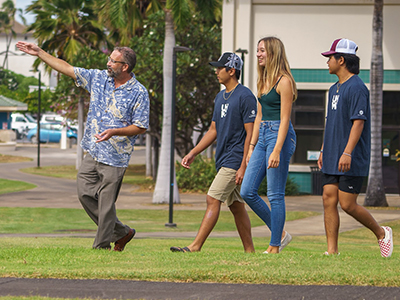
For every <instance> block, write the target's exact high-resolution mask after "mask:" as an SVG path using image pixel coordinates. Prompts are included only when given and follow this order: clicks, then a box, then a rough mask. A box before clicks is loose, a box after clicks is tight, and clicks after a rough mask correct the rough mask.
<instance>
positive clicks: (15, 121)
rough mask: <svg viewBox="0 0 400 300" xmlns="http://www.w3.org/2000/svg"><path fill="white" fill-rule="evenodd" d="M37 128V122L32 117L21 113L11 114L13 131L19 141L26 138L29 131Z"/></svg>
mask: <svg viewBox="0 0 400 300" xmlns="http://www.w3.org/2000/svg"><path fill="white" fill-rule="evenodd" d="M36 126H37V123H36V120H35V119H33V118H32V116H30V115H24V114H21V113H12V114H11V129H12V130H14V131H15V133H16V134H17V139H21V138H23V137H25V136H26V134H27V133H28V131H29V130H30V129H32V128H35V127H36Z"/></svg>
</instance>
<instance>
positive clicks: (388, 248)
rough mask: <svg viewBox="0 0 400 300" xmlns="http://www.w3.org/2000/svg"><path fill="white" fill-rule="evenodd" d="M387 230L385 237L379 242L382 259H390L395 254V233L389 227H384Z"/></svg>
mask: <svg viewBox="0 0 400 300" xmlns="http://www.w3.org/2000/svg"><path fill="white" fill-rule="evenodd" d="M382 228H383V230H385V237H384V238H383V239H381V240H378V244H379V248H380V249H381V255H382V257H390V256H391V255H392V252H393V233H392V228H390V227H388V226H382Z"/></svg>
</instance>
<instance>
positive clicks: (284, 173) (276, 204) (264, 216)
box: [240, 121, 296, 246]
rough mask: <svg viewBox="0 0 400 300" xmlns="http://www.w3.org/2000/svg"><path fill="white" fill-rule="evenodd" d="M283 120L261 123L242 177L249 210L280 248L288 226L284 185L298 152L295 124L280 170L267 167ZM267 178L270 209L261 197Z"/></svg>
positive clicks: (280, 163)
mask: <svg viewBox="0 0 400 300" xmlns="http://www.w3.org/2000/svg"><path fill="white" fill-rule="evenodd" d="M279 124H280V121H262V122H261V123H260V130H259V136H258V142H257V145H256V147H255V148H254V151H253V153H252V155H251V157H250V161H249V164H248V166H247V169H246V173H245V175H244V178H243V182H242V188H241V192H240V194H241V196H242V198H243V199H244V200H245V201H246V203H247V204H248V205H249V206H250V208H251V209H252V210H253V211H254V212H255V213H256V214H257V215H258V216H259V217H260V218H261V220H263V221H264V223H265V224H266V225H267V226H268V228H269V229H270V230H271V242H270V245H271V246H280V245H281V237H282V232H283V227H284V225H285V218H286V209H285V186H286V180H287V177H288V173H289V162H290V158H291V157H292V155H293V153H294V150H295V149H296V133H295V132H294V129H293V126H292V123H290V124H289V130H288V133H287V136H286V139H285V142H284V144H283V147H282V150H281V154H280V162H279V166H278V168H270V169H267V167H268V158H269V156H270V155H271V153H272V151H273V150H274V147H275V144H276V139H277V137H278V130H279ZM265 175H266V176H267V183H268V188H267V197H268V200H269V203H270V205H271V209H269V207H268V205H267V204H266V203H265V201H264V200H263V199H262V198H261V197H260V196H259V195H258V188H259V187H260V184H261V182H262V180H263V179H264V177H265Z"/></svg>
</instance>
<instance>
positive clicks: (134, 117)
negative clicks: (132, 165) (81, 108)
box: [74, 67, 150, 167]
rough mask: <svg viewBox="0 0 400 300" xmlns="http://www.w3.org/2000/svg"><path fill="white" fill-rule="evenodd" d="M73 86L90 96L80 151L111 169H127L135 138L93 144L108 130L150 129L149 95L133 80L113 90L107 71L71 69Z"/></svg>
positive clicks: (112, 82) (120, 137) (112, 81)
mask: <svg viewBox="0 0 400 300" xmlns="http://www.w3.org/2000/svg"><path fill="white" fill-rule="evenodd" d="M74 72H75V76H76V85H77V86H80V87H83V88H84V89H86V90H87V91H88V92H89V93H90V105H89V111H88V115H87V121H86V127H85V133H84V135H83V138H82V141H81V147H82V149H84V150H85V151H87V152H88V153H89V154H90V155H91V156H92V157H93V159H95V160H96V161H98V162H101V163H103V164H106V165H110V166H114V167H127V166H128V164H129V160H130V158H131V154H132V151H133V146H134V144H135V140H136V138H137V135H135V136H113V137H111V138H110V139H109V140H107V141H103V142H99V143H96V140H97V139H96V137H95V136H94V135H95V134H98V133H100V132H103V131H104V130H106V129H110V128H121V127H126V126H129V125H136V126H137V127H140V128H146V129H147V128H148V126H149V110H150V107H149V106H150V104H149V95H148V92H147V90H146V88H145V87H144V86H143V85H142V84H141V83H140V82H139V81H137V79H136V78H135V75H134V74H133V73H132V78H131V79H130V80H129V81H128V82H126V83H125V84H124V85H122V86H120V87H118V88H115V85H114V79H113V78H111V77H109V76H108V75H107V71H106V70H88V69H83V68H76V67H75V68H74Z"/></svg>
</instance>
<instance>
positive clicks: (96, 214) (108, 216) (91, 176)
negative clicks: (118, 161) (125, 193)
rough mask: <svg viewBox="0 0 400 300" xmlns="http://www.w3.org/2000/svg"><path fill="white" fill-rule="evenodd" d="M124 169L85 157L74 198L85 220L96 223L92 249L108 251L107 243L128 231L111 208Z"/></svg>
mask: <svg viewBox="0 0 400 300" xmlns="http://www.w3.org/2000/svg"><path fill="white" fill-rule="evenodd" d="M125 170H126V168H118V167H112V166H109V165H105V164H102V163H99V162H97V161H95V160H94V159H93V158H92V157H91V156H90V155H89V154H87V155H86V156H85V158H84V160H83V162H82V165H81V167H80V169H79V172H78V176H77V187H78V197H79V201H80V202H81V204H82V206H83V208H84V209H85V211H86V213H87V214H88V215H89V217H90V218H91V219H92V220H93V221H94V222H95V223H96V224H97V233H96V238H95V240H94V242H93V248H110V247H111V246H110V243H112V242H115V241H117V240H119V239H120V238H122V237H124V236H125V235H127V234H128V232H129V229H130V228H129V227H128V226H127V225H124V224H122V223H121V221H119V220H118V218H117V214H116V208H115V202H116V201H117V197H118V193H119V190H120V188H121V184H122V179H123V177H124V174H125Z"/></svg>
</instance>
